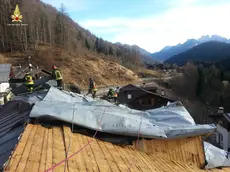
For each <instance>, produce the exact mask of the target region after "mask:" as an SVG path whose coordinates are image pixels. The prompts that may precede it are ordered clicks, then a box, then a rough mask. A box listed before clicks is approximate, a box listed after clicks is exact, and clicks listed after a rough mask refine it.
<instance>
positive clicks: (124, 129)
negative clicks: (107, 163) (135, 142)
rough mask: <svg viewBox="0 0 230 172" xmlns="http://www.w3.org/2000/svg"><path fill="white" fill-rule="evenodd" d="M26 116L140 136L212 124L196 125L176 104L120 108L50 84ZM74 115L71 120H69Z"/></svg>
mask: <svg viewBox="0 0 230 172" xmlns="http://www.w3.org/2000/svg"><path fill="white" fill-rule="evenodd" d="M30 117H34V118H41V117H43V118H44V117H49V118H50V117H51V118H54V119H57V120H61V121H65V122H69V123H74V124H77V125H79V126H83V127H86V128H89V129H94V130H96V129H97V127H98V123H99V122H100V121H101V119H102V118H103V121H102V124H101V127H100V129H99V130H100V131H102V132H107V133H113V134H120V135H128V136H137V135H138V131H139V127H140V123H141V128H140V131H139V133H140V137H147V138H159V137H162V138H178V137H189V136H195V135H203V134H209V133H211V132H213V131H214V130H215V129H216V127H215V125H196V124H195V122H194V120H193V118H192V117H191V116H190V115H189V113H188V111H187V110H186V109H185V108H184V107H183V106H182V105H181V104H178V103H174V104H171V105H169V106H166V107H163V108H158V109H153V110H148V111H145V112H142V111H137V110H132V109H124V108H122V107H119V106H116V105H114V104H111V103H109V102H107V101H103V100H99V101H90V100H87V98H83V97H80V96H75V97H73V96H70V95H68V94H66V93H64V92H62V91H60V90H58V89H56V88H53V87H51V88H50V90H49V92H48V93H47V95H46V96H45V98H44V99H43V100H42V101H40V102H37V103H36V104H35V106H34V107H33V109H32V111H31V114H30ZM73 117H74V119H73Z"/></svg>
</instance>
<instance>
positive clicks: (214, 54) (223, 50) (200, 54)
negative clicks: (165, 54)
mask: <svg viewBox="0 0 230 172" xmlns="http://www.w3.org/2000/svg"><path fill="white" fill-rule="evenodd" d="M228 58H230V44H229V43H224V42H218V41H210V42H206V43H202V44H200V45H198V46H196V47H194V48H192V49H190V50H188V51H185V52H183V53H180V54H178V55H175V56H173V57H171V58H169V59H168V60H166V61H165V63H171V64H174V63H176V64H177V65H180V66H182V65H184V64H186V63H187V62H188V61H201V62H202V61H206V62H220V61H221V60H224V59H228Z"/></svg>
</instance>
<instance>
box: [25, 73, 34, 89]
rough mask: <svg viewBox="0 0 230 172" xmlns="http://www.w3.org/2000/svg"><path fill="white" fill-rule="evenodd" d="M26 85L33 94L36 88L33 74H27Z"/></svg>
mask: <svg viewBox="0 0 230 172" xmlns="http://www.w3.org/2000/svg"><path fill="white" fill-rule="evenodd" d="M24 85H26V86H27V89H28V92H32V91H33V88H34V80H33V77H32V75H31V73H26V75H25V77H24Z"/></svg>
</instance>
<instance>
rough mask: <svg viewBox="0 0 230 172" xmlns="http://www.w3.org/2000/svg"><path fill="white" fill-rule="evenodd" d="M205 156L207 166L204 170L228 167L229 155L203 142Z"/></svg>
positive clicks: (229, 164) (229, 165)
mask: <svg viewBox="0 0 230 172" xmlns="http://www.w3.org/2000/svg"><path fill="white" fill-rule="evenodd" d="M204 149H205V156H206V159H207V162H208V164H207V165H206V167H205V168H207V169H212V168H216V167H230V153H229V152H227V151H225V150H223V149H220V148H217V147H215V146H213V145H211V144H210V143H208V142H204ZM229 171H230V169H229Z"/></svg>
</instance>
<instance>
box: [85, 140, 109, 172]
mask: <svg viewBox="0 0 230 172" xmlns="http://www.w3.org/2000/svg"><path fill="white" fill-rule="evenodd" d="M84 138H85V141H90V140H91V138H89V137H86V136H84ZM89 146H90V149H87V150H88V152H92V153H93V160H95V161H96V163H97V164H98V169H99V171H112V169H111V166H110V165H109V162H108V161H107V159H106V157H105V154H104V153H103V151H102V150H101V147H100V145H99V144H98V142H97V140H96V139H94V140H93V141H92V142H91V144H90V145H89Z"/></svg>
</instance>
